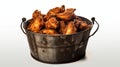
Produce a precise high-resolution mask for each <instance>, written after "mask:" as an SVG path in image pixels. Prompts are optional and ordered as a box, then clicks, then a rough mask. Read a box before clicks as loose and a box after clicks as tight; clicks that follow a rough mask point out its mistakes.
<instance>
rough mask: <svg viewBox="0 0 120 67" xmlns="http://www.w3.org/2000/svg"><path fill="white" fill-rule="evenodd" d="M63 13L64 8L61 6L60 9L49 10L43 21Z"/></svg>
mask: <svg viewBox="0 0 120 67" xmlns="http://www.w3.org/2000/svg"><path fill="white" fill-rule="evenodd" d="M64 11H65V6H64V5H62V6H61V7H55V8H53V9H50V10H49V11H48V13H47V15H46V16H45V17H44V19H45V20H48V19H49V18H50V17H53V16H55V15H56V14H58V13H62V12H64Z"/></svg>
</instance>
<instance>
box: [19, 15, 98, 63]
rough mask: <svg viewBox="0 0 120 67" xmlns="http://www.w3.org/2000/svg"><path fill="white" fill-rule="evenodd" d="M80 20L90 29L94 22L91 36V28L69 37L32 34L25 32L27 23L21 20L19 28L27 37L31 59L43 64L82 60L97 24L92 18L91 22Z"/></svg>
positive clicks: (85, 19)
mask: <svg viewBox="0 0 120 67" xmlns="http://www.w3.org/2000/svg"><path fill="white" fill-rule="evenodd" d="M80 18H82V20H84V21H86V22H87V23H88V24H90V25H91V26H92V27H93V25H94V22H96V24H97V28H96V30H95V32H94V33H93V34H91V35H90V31H91V29H92V27H91V28H90V29H86V30H83V31H80V32H77V33H76V34H70V35H63V34H58V35H47V34H39V33H34V32H31V31H28V30H27V25H28V24H29V21H26V19H25V18H23V19H22V23H21V25H20V26H21V29H22V31H23V33H24V34H25V35H26V36H27V39H28V43H29V46H30V53H31V55H32V57H33V58H34V59H36V60H38V61H42V62H45V63H66V62H73V61H76V60H79V59H81V58H83V57H84V56H85V52H86V47H87V42H88V39H89V38H90V37H91V36H93V35H94V34H95V33H96V32H97V30H98V28H99V24H98V23H97V21H96V20H95V18H94V17H93V18H92V19H91V20H92V21H90V20H88V19H87V18H84V17H80Z"/></svg>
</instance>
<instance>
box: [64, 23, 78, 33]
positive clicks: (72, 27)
mask: <svg viewBox="0 0 120 67" xmlns="http://www.w3.org/2000/svg"><path fill="white" fill-rule="evenodd" d="M76 30H77V29H76V27H75V25H74V22H73V21H70V22H69V23H68V25H67V26H66V28H65V31H64V33H63V34H74V33H76Z"/></svg>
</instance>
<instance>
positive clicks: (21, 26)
mask: <svg viewBox="0 0 120 67" xmlns="http://www.w3.org/2000/svg"><path fill="white" fill-rule="evenodd" d="M25 22H26V18H25V17H23V18H22V22H21V24H20V28H21V30H22V32H23V33H24V34H26V32H25V30H24V29H23V28H24V26H23V23H25Z"/></svg>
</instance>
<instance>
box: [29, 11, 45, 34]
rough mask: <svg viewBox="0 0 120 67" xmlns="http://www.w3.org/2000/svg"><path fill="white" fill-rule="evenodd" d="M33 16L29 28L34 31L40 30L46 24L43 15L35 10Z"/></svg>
mask: <svg viewBox="0 0 120 67" xmlns="http://www.w3.org/2000/svg"><path fill="white" fill-rule="evenodd" d="M32 17H33V18H32V20H31V21H30V24H29V25H28V27H27V29H28V30H30V31H32V32H39V31H40V29H41V28H42V27H43V25H44V21H43V16H42V14H41V12H40V11H38V10H35V11H34V13H33V16H32Z"/></svg>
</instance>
